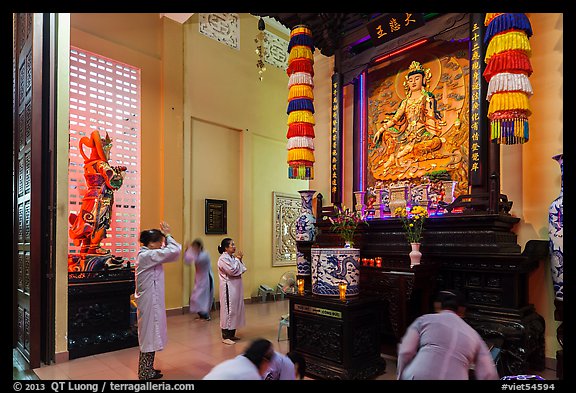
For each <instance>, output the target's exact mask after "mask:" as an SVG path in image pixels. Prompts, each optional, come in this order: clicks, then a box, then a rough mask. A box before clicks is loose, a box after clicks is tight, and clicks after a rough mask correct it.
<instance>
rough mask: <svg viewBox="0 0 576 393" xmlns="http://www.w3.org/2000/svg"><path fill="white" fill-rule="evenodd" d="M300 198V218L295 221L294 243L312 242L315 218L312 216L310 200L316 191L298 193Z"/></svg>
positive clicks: (314, 235)
mask: <svg viewBox="0 0 576 393" xmlns="http://www.w3.org/2000/svg"><path fill="white" fill-rule="evenodd" d="M298 192H299V193H300V197H301V198H302V207H301V208H300V216H298V218H297V219H296V241H297V242H298V241H304V242H313V241H314V240H315V239H316V227H315V226H314V224H316V217H314V214H312V198H313V197H314V194H315V193H316V191H314V190H302V191H298Z"/></svg>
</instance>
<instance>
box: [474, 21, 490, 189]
mask: <svg viewBox="0 0 576 393" xmlns="http://www.w3.org/2000/svg"><path fill="white" fill-rule="evenodd" d="M483 30H484V20H483V18H482V14H473V16H472V23H471V24H470V185H471V186H472V187H475V186H483V185H485V184H486V182H487V179H486V178H485V177H486V176H485V175H486V173H485V171H486V169H484V167H483V165H484V164H483V163H485V162H486V154H487V153H486V151H487V150H486V143H487V139H486V131H485V130H484V126H483V125H484V124H486V121H485V120H484V119H485V117H486V107H487V103H486V99H485V97H486V82H484V78H483V77H482V72H483V61H484V46H483V44H482V40H483V37H484V32H483Z"/></svg>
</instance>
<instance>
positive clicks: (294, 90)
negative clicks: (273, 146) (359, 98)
mask: <svg viewBox="0 0 576 393" xmlns="http://www.w3.org/2000/svg"><path fill="white" fill-rule="evenodd" d="M288 53H289V55H288V69H287V71H286V73H287V74H288V77H289V80H288V107H287V109H286V114H287V115H288V132H287V133H286V138H287V139H288V142H287V144H286V149H287V150H288V159H287V161H288V178H290V179H302V180H310V179H313V178H314V161H315V160H314V125H315V121H314V93H313V90H314V42H313V37H312V32H311V31H310V29H309V28H308V27H307V26H305V25H298V26H295V27H294V28H293V29H292V30H291V31H290V42H289V43H288Z"/></svg>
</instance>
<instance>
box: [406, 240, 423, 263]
mask: <svg viewBox="0 0 576 393" xmlns="http://www.w3.org/2000/svg"><path fill="white" fill-rule="evenodd" d="M410 246H411V247H412V251H410V254H408V255H409V256H410V267H414V266H416V265H420V259H421V258H422V253H421V252H420V243H410Z"/></svg>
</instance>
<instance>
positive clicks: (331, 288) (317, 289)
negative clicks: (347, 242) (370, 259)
mask: <svg viewBox="0 0 576 393" xmlns="http://www.w3.org/2000/svg"><path fill="white" fill-rule="evenodd" d="M359 266H360V249H359V248H338V247H336V248H312V293H313V294H314V295H324V296H339V290H338V284H340V283H342V282H346V283H347V284H348V286H347V288H346V296H353V295H358V294H360V287H359V281H360V270H359V268H358V267H359Z"/></svg>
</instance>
